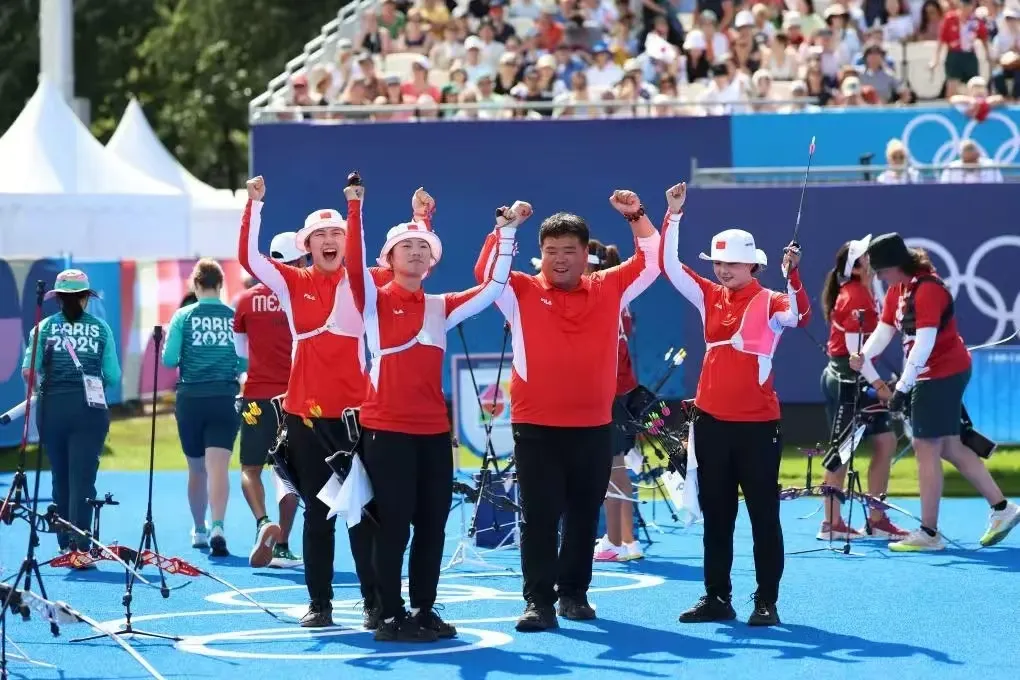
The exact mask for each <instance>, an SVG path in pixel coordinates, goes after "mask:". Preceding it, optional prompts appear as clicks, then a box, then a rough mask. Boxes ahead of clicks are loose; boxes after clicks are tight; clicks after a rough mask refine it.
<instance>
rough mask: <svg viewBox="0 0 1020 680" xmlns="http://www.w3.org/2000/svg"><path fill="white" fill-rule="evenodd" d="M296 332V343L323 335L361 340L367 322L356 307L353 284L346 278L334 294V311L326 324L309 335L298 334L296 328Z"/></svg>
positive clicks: (308, 333)
mask: <svg viewBox="0 0 1020 680" xmlns="http://www.w3.org/2000/svg"><path fill="white" fill-rule="evenodd" d="M294 330H295V332H294V340H295V341H298V340H307V339H309V338H314V337H315V336H317V335H321V334H323V333H332V334H333V335H344V336H347V337H349V338H361V336H362V334H363V333H364V332H365V322H364V320H363V319H362V318H361V312H359V311H358V308H357V307H356V306H355V305H354V294H353V293H352V292H351V284H350V281H348V280H347V277H346V276H345V277H344V279H343V281H341V282H340V283H339V284H338V285H337V287H336V291H334V292H333V309H332V311H330V313H329V316H328V317H326V322H325V323H324V324H322V325H321V326H319V327H318V328H316V329H315V330H313V331H308V332H307V333H298V332H297V329H296V328H295V329H294Z"/></svg>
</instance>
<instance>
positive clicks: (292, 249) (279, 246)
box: [269, 231, 304, 262]
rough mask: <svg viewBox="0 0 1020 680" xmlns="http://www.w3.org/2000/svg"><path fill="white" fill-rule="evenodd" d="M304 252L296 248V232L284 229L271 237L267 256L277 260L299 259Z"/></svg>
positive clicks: (290, 260) (291, 260)
mask: <svg viewBox="0 0 1020 680" xmlns="http://www.w3.org/2000/svg"><path fill="white" fill-rule="evenodd" d="M303 256H304V253H303V252H302V251H300V250H298V248H297V234H295V233H294V232H293V231H285V232H283V233H280V234H277V235H276V236H274V237H273V241H272V243H270V244H269V257H271V258H273V259H274V260H277V261H279V262H293V261H294V260H300V259H301V258H302V257H303Z"/></svg>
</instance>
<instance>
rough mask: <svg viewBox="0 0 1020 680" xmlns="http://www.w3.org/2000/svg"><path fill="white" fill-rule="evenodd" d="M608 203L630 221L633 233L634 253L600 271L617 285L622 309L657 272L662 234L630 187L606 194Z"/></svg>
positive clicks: (607, 280) (653, 278)
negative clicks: (610, 194) (609, 194)
mask: <svg viewBox="0 0 1020 680" xmlns="http://www.w3.org/2000/svg"><path fill="white" fill-rule="evenodd" d="M609 203H610V204H611V205H612V206H613V207H614V208H616V210H617V211H618V212H619V213H620V214H621V215H623V217H624V218H625V219H626V220H627V221H628V222H630V229H631V232H632V233H633V235H634V245H635V252H634V255H633V256H632V257H630V258H629V259H628V260H627V261H626V262H622V263H620V264H619V265H617V266H615V267H610V268H609V269H604V270H602V271H601V272H599V274H600V275H601V277H602V279H603V280H604V281H606V282H612V283H615V284H616V285H617V287H618V288H619V290H620V308H621V309H622V308H623V307H624V306H625V305H627V304H630V302H632V301H633V300H634V298H636V297H637V296H638V295H640V294H641V293H643V292H645V291H646V290H648V287H649V286H650V285H652V283H653V282H654V281H655V279H656V277H657V276H658V275H659V247H660V245H661V237H660V236H659V232H658V231H656V229H655V226H654V225H653V224H652V222H651V220H649V219H648V216H647V215H646V214H645V209H644V206H642V205H641V200H640V199H639V198H638V196H637V194H635V193H634V192H633V191H626V190H617V191H615V192H613V195H612V196H611V197H610V198H609Z"/></svg>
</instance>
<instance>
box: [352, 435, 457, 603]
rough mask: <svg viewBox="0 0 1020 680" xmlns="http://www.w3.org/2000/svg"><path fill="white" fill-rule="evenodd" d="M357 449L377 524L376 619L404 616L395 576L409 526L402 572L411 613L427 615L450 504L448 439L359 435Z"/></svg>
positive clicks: (436, 582) (450, 452) (450, 450)
mask: <svg viewBox="0 0 1020 680" xmlns="http://www.w3.org/2000/svg"><path fill="white" fill-rule="evenodd" d="M362 443H363V446H364V461H365V469H366V471H367V472H368V477H369V479H370V480H371V482H372V495H373V498H374V500H375V507H376V512H377V513H378V519H379V528H378V533H377V536H376V540H375V553H374V555H375V569H376V574H377V575H378V583H379V596H380V602H381V604H382V616H383V618H384V619H388V618H390V617H394V616H398V615H400V614H401V613H402V612H403V611H404V599H403V598H402V597H401V595H400V585H401V579H400V574H401V571H402V570H403V566H404V552H405V551H406V550H407V543H408V540H409V539H410V535H411V525H412V524H413V525H414V540H412V541H411V555H410V560H409V562H408V569H407V571H408V580H409V585H408V592H409V595H410V598H411V608H412V609H421V610H429V609H432V606H433V605H434V604H435V603H436V590H437V588H438V587H439V571H440V569H441V568H442V564H443V547H444V544H445V542H446V520H447V517H449V515H450V503H451V502H452V500H453V441H452V439H451V438H450V433H449V432H444V433H443V434H430V435H423V434H404V433H401V432H388V431H384V430H370V429H365V430H364V434H363V435H362Z"/></svg>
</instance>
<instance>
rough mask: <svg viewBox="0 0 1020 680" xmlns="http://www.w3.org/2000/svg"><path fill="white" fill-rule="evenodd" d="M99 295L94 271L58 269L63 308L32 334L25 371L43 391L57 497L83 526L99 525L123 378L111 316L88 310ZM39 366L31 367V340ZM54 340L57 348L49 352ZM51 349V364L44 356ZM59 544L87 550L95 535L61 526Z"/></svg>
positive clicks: (39, 414)
mask: <svg viewBox="0 0 1020 680" xmlns="http://www.w3.org/2000/svg"><path fill="white" fill-rule="evenodd" d="M93 296H94V297H98V294H97V293H96V292H95V291H94V290H92V288H91V286H90V285H89V279H88V277H87V276H86V275H85V273H84V272H82V271H80V270H78V269H67V270H65V271H62V272H60V274H58V275H57V280H56V283H55V284H54V286H53V290H51V291H49V292H47V293H46V299H47V300H52V299H53V298H57V300H59V302H60V311H59V312H57V313H56V314H54V315H52V316H48V317H46V318H45V319H43V320H42V321H41V322H40V323H39V326H38V327H36V328H33V329H32V331H31V333H30V334H29V339H28V348H27V349H26V350H25V359H24V361H23V362H22V374H23V375H24V376H25V381H26V382H28V381H29V378H30V376H31V377H32V381H33V382H34V384H35V386H36V387H35V388H34V389H35V394H36V395H37V396H38V397H39V402H38V403H39V406H38V407H37V408H38V410H37V411H36V418H37V420H36V423H37V425H38V427H39V437H40V443H41V446H42V448H43V451H44V452H45V453H46V456H47V458H49V461H50V469H51V479H52V483H53V502H54V503H55V504H56V506H57V513H58V514H59V515H60V517H62V518H63V519H65V520H67V521H68V522H70V523H71V524H73V525H74V526H75V527H77V528H78V529H81V530H82V531H90V530H91V529H92V507H91V506H90V505H89V504H88V503H87V502H86V499H89V498H95V497H96V475H97V474H98V473H99V454H100V452H101V451H102V450H103V444H104V443H105V442H106V435H107V433H108V432H109V431H110V412H109V410H108V409H107V405H106V389H107V388H108V387H110V386H112V385H116V384H118V383H119V382H120V379H121V369H120V362H119V361H118V360H117V348H116V345H115V344H114V339H113V331H111V330H110V326H109V325H107V323H106V322H105V321H103V320H102V319H99V318H97V317H95V316H93V315H92V314H89V313H88V312H87V311H86V309H87V307H88V303H89V298H91V297H93ZM37 333H38V335H39V345H38V347H37V349H36V352H35V373H34V375H32V373H31V370H30V369H31V365H32V347H33V346H34V345H35V342H36V339H35V338H36V334H37ZM47 345H51V346H52V350H50V351H49V352H47V349H46V348H47ZM47 353H49V355H50V359H49V361H48V367H47V370H44V365H43V364H44V361H43V357H44V356H45V355H46V354H47ZM57 545H58V546H59V547H60V551H61V552H62V553H63V552H67V551H69V550H74V549H76V548H77V549H78V550H83V551H84V550H88V549H89V548H90V547H91V546H89V544H88V542H87V541H85V539H83V538H81V537H80V536H78V535H77V534H75V533H72V532H65V531H60V532H58V533H57Z"/></svg>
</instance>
